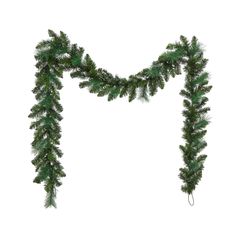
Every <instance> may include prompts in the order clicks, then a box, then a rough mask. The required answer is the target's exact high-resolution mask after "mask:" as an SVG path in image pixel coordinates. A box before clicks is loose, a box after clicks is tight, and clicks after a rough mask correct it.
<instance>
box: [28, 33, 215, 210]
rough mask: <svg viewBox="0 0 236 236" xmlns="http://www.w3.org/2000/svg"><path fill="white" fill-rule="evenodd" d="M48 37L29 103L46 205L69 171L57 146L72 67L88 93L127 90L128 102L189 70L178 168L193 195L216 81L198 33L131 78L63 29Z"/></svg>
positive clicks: (120, 93)
mask: <svg viewBox="0 0 236 236" xmlns="http://www.w3.org/2000/svg"><path fill="white" fill-rule="evenodd" d="M48 33H49V36H50V39H48V40H43V41H41V42H40V43H39V44H38V45H37V46H36V49H37V51H36V55H35V59H36V60H37V63H36V67H37V69H38V71H37V73H36V82H35V87H34V89H33V90H32V92H33V93H34V94H35V98H36V100H37V104H36V105H34V106H33V107H32V108H31V113H30V114H29V117H30V118H33V119H34V121H32V123H31V126H30V128H31V129H34V130H35V131H34V140H33V142H32V150H33V152H34V154H35V157H34V159H33V160H32V163H33V165H35V167H36V172H37V176H36V177H35V179H34V182H35V183H44V188H45V191H46V193H47V196H46V200H45V207H50V206H54V207H56V203H55V198H56V191H57V187H59V186H60V185H61V184H62V183H61V181H60V179H61V177H65V176H66V175H65V173H64V171H63V167H62V165H61V163H60V162H59V158H60V157H62V155H63V153H62V151H61V150H60V149H59V147H58V146H59V144H60V137H61V128H60V125H59V122H60V121H61V120H62V116H61V115H60V113H61V112H62V110H63V108H62V106H61V104H60V94H59V90H60V89H62V84H61V81H60V78H62V77H63V72H64V71H70V75H71V77H72V78H74V77H78V78H80V79H82V80H83V81H82V82H80V84H79V86H80V88H85V87H87V88H88V90H89V92H90V93H95V94H97V96H99V97H101V96H107V97H108V101H111V100H113V99H116V98H117V97H124V96H128V100H129V102H131V101H133V100H134V99H135V98H136V97H138V98H140V99H144V100H146V101H148V99H149V96H154V95H155V94H156V92H157V90H158V88H160V89H163V88H164V86H165V82H167V81H168V80H169V78H170V77H175V76H176V75H179V74H181V65H183V70H184V71H185V73H186V78H185V85H184V89H183V90H181V92H180V94H181V95H182V96H183V97H184V100H183V105H184V111H183V115H184V117H185V120H184V127H183V129H182V130H183V138H184V140H185V144H184V145H180V146H179V147H180V149H181V151H182V154H183V160H184V164H185V165H184V167H183V168H180V174H179V177H180V178H181V179H182V180H183V183H184V184H183V185H182V191H183V192H186V193H187V194H188V196H189V195H191V194H192V192H193V191H194V190H195V188H196V185H197V184H198V182H199V181H200V179H201V177H202V170H203V168H204V166H203V164H204V161H205V159H206V157H207V155H203V154H200V152H201V151H202V150H203V149H204V148H205V147H206V145H207V143H206V142H205V141H204V136H205V134H206V132H207V131H206V126H207V125H208V123H209V120H208V118H207V117H206V114H207V112H208V111H209V110H210V108H209V107H206V106H205V105H206V103H207V101H208V98H207V97H206V93H208V92H209V91H210V90H211V88H212V86H209V85H208V73H207V72H204V71H203V70H204V68H205V66H206V64H207V59H205V58H204V57H203V51H202V48H201V45H200V44H199V42H198V40H197V39H196V37H193V38H192V39H191V41H188V40H187V38H185V37H184V36H181V37H180V41H179V42H175V43H173V44H169V45H168V46H167V51H166V52H165V53H163V54H161V55H160V56H159V58H158V60H157V61H154V62H153V63H152V65H151V66H150V67H149V68H145V69H143V70H142V71H140V72H139V73H137V74H135V75H130V76H129V77H128V79H126V78H120V77H118V76H117V75H116V76H113V75H112V74H111V73H109V72H108V71H106V70H104V69H102V68H97V67H96V65H95V63H94V62H93V60H92V59H91V57H90V56H89V55H88V54H84V49H83V48H82V47H78V46H77V44H70V41H69V39H68V37H67V36H66V34H64V33H63V32H60V34H59V35H57V34H56V33H54V32H53V31H52V30H48Z"/></svg>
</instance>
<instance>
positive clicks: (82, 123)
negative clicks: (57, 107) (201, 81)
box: [0, 0, 236, 236]
mask: <svg viewBox="0 0 236 236" xmlns="http://www.w3.org/2000/svg"><path fill="white" fill-rule="evenodd" d="M234 3H235V1H233V0H232V1H229V0H224V1H209V0H208V1H206V0H203V1H201V0H198V1H193V0H191V1H190V0H181V1H174V0H172V1H170V0H163V1H157V0H156V1H149V0H142V1H137V0H136V1H129V0H125V1H122V0H119V1H112V0H109V1H105V0H103V1H91V0H86V1H79V0H77V1H76V0H74V1H72V0H66V1H59V0H57V1H49V0H47V1H45V0H40V1H26V0H25V1H16V0H15V1H11V0H5V1H4V0H2V1H1V3H0V26H1V27H0V29H1V38H0V53H1V54H0V66H1V87H0V102H1V107H0V111H1V116H0V119H1V122H0V139H1V140H0V143H1V164H0V184H1V194H0V218H1V219H0V235H3V236H13V235H24V236H32V235H34V236H38V235H45V236H47V235H58V236H60V235H79V236H100V235H101V236H156V235H160V236H173V235H181V236H185V235H191V236H197V235H227V236H235V235H236V228H235V227H236V226H235V217H236V171H235V168H236V155H235V146H236V138H235V133H236V129H235V121H236V113H235V109H236V107H235V98H236V93H235V85H236V82H235V81H236V77H235V65H236V57H235V55H236V46H235V45H236V34H235V22H236V14H235V6H234ZM48 29H52V30H54V31H55V32H59V31H60V30H62V31H64V32H65V33H66V34H67V35H68V37H69V38H70V40H71V42H72V43H77V44H78V45H79V46H82V47H84V48H85V50H86V53H89V54H90V56H91V57H92V59H93V60H94V61H95V62H96V64H97V66H98V67H102V68H105V69H107V70H108V71H110V72H111V73H113V74H118V75H120V76H124V77H127V76H129V75H130V74H135V73H137V72H138V71H140V70H142V69H143V68H144V67H148V66H150V65H151V63H152V61H154V60H156V59H157V58H158V56H159V55H160V54H161V53H162V52H164V51H165V47H166V45H167V44H168V43H171V42H175V41H178V40H179V36H180V35H181V34H182V35H185V36H187V37H188V38H191V37H192V36H193V35H195V36H197V38H198V39H199V41H201V42H202V43H203V46H204V48H205V56H206V57H207V58H209V63H208V66H207V70H208V71H209V73H210V75H211V80H210V83H211V84H212V85H213V86H214V87H213V89H212V91H211V93H210V94H209V98H210V102H209V105H210V107H211V108H212V110H211V112H210V113H209V116H210V118H211V124H210V125H209V127H208V134H207V136H206V140H207V142H208V147H207V148H206V149H205V153H207V154H208V159H207V160H206V162H205V169H204V172H203V178H202V181H201V182H200V183H199V185H198V186H197V189H196V191H195V192H194V197H195V206H194V207H191V206H189V204H188V202H187V195H186V194H184V193H183V192H182V191H181V190H180V187H181V184H182V182H181V180H180V179H179V178H178V174H179V168H180V167H182V166H183V161H182V156H181V152H180V150H179V148H178V146H179V144H182V143H183V140H182V138H181V136H182V132H181V128H182V125H183V117H182V115H181V112H182V109H183V106H182V99H183V98H182V97H181V96H180V95H179V91H180V90H181V88H182V87H183V84H184V74H182V75H180V76H178V77H176V78H174V79H171V80H170V81H169V82H168V83H167V84H166V87H165V89H164V90H161V91H159V92H158V93H157V95H156V96H155V97H152V98H151V100H150V102H149V103H143V102H141V101H139V100H135V101H134V102H132V103H128V101H127V98H124V99H117V100H115V101H113V102H107V100H106V98H98V97H96V95H94V94H90V93H89V92H88V91H87V90H86V89H84V90H82V89H79V87H78V84H79V79H73V80H72V79H71V78H70V76H69V74H68V73H65V75H64V78H63V85H64V88H63V89H62V91H61V102H62V105H63V107H64V111H63V113H62V116H63V117H64V119H63V121H62V122H61V126H62V139H61V149H62V151H63V153H64V155H63V158H62V159H61V162H62V164H63V166H64V168H65V171H66V174H67V176H66V178H63V179H62V181H63V185H62V186H61V187H60V188H59V189H58V196H57V205H58V208H57V209H53V208H52V209H45V208H44V197H45V192H44V190H43V185H37V184H34V183H33V182H32V180H33V178H34V177H35V174H36V173H35V171H34V166H33V165H32V164H31V160H32V159H33V154H32V153H31V145H30V143H31V142H32V139H33V131H32V130H30V129H29V125H30V122H31V120H30V119H29V118H28V117H27V116H28V114H29V112H30V108H31V107H32V106H33V105H34V104H35V99H34V96H33V93H32V92H31V90H32V88H33V87H34V82H35V77H34V74H35V72H36V69H35V67H34V65H35V59H34V52H35V45H36V44H37V43H38V42H39V41H40V40H42V39H47V37H48V35H47V30H48Z"/></svg>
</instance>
